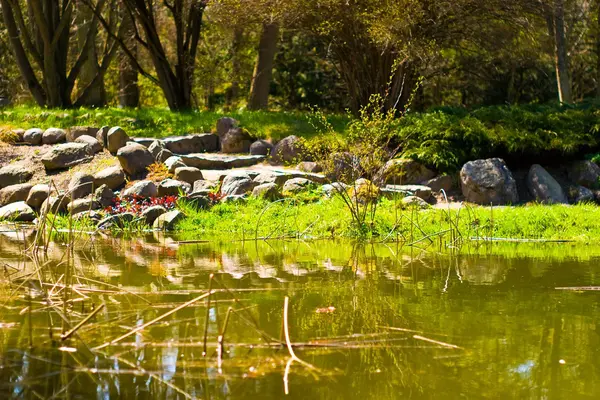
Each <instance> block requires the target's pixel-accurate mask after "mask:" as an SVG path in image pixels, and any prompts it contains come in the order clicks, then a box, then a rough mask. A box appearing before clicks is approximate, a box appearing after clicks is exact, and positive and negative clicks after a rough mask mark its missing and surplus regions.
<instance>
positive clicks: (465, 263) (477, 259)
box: [0, 233, 600, 399]
mask: <svg viewBox="0 0 600 400" xmlns="http://www.w3.org/2000/svg"><path fill="white" fill-rule="evenodd" d="M29 239H30V238H28V237H27V234H26V233H24V234H20V235H15V234H12V233H4V234H3V235H2V236H0V266H1V267H2V271H0V272H1V274H2V279H1V287H0V304H1V308H0V340H1V350H0V375H1V379H0V398H25V399H46V398H70V399H94V398H96V399H113V398H114V399H116V398H120V399H186V398H198V399H282V398H289V399H398V398H415V399H418V398H426V399H428V398H443V399H446V398H535V399H540V398H548V399H553V398H565V399H566V398H568V399H573V398H599V397H600V314H599V310H598V304H599V300H600V291H596V290H593V289H594V288H593V286H600V265H599V264H598V261H599V260H600V250H598V251H594V249H590V248H586V247H583V248H581V247H572V246H569V245H513V246H503V247H500V246H496V247H480V248H470V249H462V250H461V251H456V252H455V253H453V254H449V253H448V252H444V253H440V252H439V251H438V250H439V249H436V248H428V249H419V248H412V249H402V248H400V247H398V246H397V245H395V244H387V245H383V244H377V245H359V244H355V243H350V242H334V241H316V242H300V241H286V242H283V241H280V242H268V243H267V242H258V243H255V242H245V243H240V242H238V243H226V244H224V243H218V242H214V243H189V244H180V243H178V242H177V241H176V238H171V237H164V236H157V235H155V236H149V237H146V238H143V239H130V240H125V239H115V238H95V239H93V240H80V241H79V242H77V243H76V245H75V246H74V250H73V251H72V252H69V250H68V247H67V246H66V245H65V244H62V243H61V242H60V241H57V242H54V243H50V245H49V248H48V252H47V256H43V255H41V254H40V256H39V257H38V258H37V259H36V258H35V257H32V254H31V252H27V251H26V250H27V247H28V240H29ZM596 250H597V249H596ZM211 274H214V279H213V280H212V283H209V282H211V279H210V276H211ZM209 285H212V289H214V290H216V293H215V294H213V295H212V296H210V304H209V302H208V297H205V298H202V299H200V300H198V301H196V302H190V304H189V305H188V306H186V307H180V306H181V305H182V304H184V303H186V302H189V301H190V300H192V299H194V298H197V297H198V296H201V295H203V294H204V293H206V292H207V290H208V288H209ZM574 287H578V288H579V289H578V290H573V288H574ZM582 287H585V288H582ZM286 296H287V297H288V298H289V316H288V321H287V322H288V325H289V326H288V334H289V338H290V342H292V343H293V351H294V353H295V355H296V356H297V358H298V359H300V360H301V361H298V360H292V359H291V357H290V352H289V350H288V348H287V347H286V344H285V342H286V340H285V336H286V335H285V330H284V329H283V308H284V299H285V297H286ZM177 307H180V309H178V310H176V311H175V312H172V311H173V310H174V309H176V308H177ZM230 308H231V309H232V311H231V312H229V316H227V315H228V310H229V309H230ZM98 309H99V310H98ZM94 310H97V311H94ZM92 312H95V314H94V315H92V316H91V318H88V319H87V321H85V323H83V324H82V325H81V326H80V327H77V325H78V324H79V323H80V322H81V321H82V320H84V319H86V317H89V316H90V314H92ZM169 312H171V314H169V315H167V316H166V317H163V318H161V316H162V315H163V314H165V313H169ZM155 319H156V322H153V323H150V324H149V322H151V321H152V320H155ZM207 321H208V323H207ZM73 328H76V329H75V331H74V332H72V333H71V334H70V335H68V336H69V337H68V338H66V339H64V340H63V339H61V334H62V335H65V334H68V333H69V331H70V330H72V329H73ZM205 332H206V333H205ZM127 334H129V335H127ZM221 334H222V336H223V338H222V345H221V346H219V344H218V343H219V340H218V337H219V335H221ZM205 335H206V340H205V339H204V338H205ZM205 349H206V355H204V354H203V353H204V351H205Z"/></svg>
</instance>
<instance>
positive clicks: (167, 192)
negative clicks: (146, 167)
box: [158, 179, 192, 197]
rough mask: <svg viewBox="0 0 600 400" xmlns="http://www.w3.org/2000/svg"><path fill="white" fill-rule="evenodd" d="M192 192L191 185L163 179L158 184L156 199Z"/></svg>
mask: <svg viewBox="0 0 600 400" xmlns="http://www.w3.org/2000/svg"><path fill="white" fill-rule="evenodd" d="M191 191H192V185H190V184H189V183H187V182H181V181H178V180H175V179H165V180H164V181H161V182H160V183H159V184H158V197H163V196H177V195H179V194H180V193H183V194H187V193H190V192H191Z"/></svg>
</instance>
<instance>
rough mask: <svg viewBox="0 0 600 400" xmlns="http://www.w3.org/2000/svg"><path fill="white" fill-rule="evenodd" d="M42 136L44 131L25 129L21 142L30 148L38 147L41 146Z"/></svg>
mask: <svg viewBox="0 0 600 400" xmlns="http://www.w3.org/2000/svg"><path fill="white" fill-rule="evenodd" d="M43 135H44V131H43V130H41V129H39V128H31V129H27V130H26V131H25V132H24V133H23V141H24V142H25V143H27V144H30V145H32V146H38V145H40V144H42V136H43Z"/></svg>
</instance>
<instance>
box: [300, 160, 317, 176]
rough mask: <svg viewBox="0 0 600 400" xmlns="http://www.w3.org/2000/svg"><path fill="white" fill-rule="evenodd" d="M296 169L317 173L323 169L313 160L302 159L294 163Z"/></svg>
mask: <svg viewBox="0 0 600 400" xmlns="http://www.w3.org/2000/svg"><path fill="white" fill-rule="evenodd" d="M296 169H297V170H299V171H304V172H311V173H319V172H322V171H323V168H321V166H320V165H319V164H317V163H316V162H314V161H302V162H301V163H299V164H298V165H296Z"/></svg>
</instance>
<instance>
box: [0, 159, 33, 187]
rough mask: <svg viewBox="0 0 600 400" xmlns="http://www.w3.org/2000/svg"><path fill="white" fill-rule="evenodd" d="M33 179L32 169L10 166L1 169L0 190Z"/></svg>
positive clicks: (15, 165)
mask: <svg viewBox="0 0 600 400" xmlns="http://www.w3.org/2000/svg"><path fill="white" fill-rule="evenodd" d="M32 177H33V170H32V169H31V167H29V166H27V165H23V164H8V165H6V166H4V167H2V168H0V189H2V188H4V187H6V186H10V185H16V184H17V183H25V182H28V181H29V180H30V179H31V178H32Z"/></svg>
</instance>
